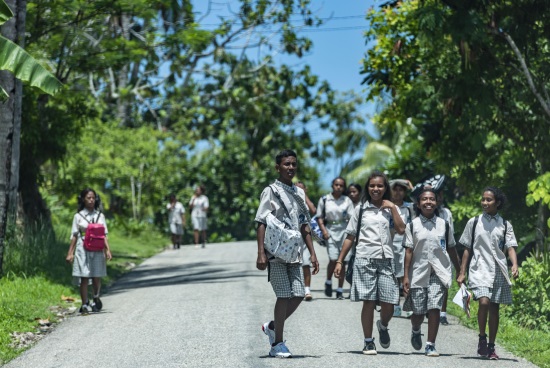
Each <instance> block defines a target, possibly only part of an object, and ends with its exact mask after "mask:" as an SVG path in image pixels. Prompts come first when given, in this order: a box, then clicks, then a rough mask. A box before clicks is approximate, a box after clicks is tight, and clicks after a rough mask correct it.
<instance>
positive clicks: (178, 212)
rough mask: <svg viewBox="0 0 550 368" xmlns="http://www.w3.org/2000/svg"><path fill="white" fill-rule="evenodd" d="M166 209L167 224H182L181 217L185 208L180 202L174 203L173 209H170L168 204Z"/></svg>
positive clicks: (170, 205)
mask: <svg viewBox="0 0 550 368" xmlns="http://www.w3.org/2000/svg"><path fill="white" fill-rule="evenodd" d="M166 209H167V210H168V223H170V224H180V225H181V224H183V220H182V218H181V216H182V215H183V214H184V213H185V208H184V207H183V204H181V202H176V204H175V205H174V208H172V204H170V203H168V204H167V205H166Z"/></svg>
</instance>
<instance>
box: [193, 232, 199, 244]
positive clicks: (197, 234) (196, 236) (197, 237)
mask: <svg viewBox="0 0 550 368" xmlns="http://www.w3.org/2000/svg"><path fill="white" fill-rule="evenodd" d="M193 240H194V241H195V245H199V231H198V230H193Z"/></svg>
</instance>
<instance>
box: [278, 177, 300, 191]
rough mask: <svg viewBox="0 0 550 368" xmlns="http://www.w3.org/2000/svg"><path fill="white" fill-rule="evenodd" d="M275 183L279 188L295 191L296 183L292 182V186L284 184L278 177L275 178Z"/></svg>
mask: <svg viewBox="0 0 550 368" xmlns="http://www.w3.org/2000/svg"><path fill="white" fill-rule="evenodd" d="M275 185H278V186H280V187H281V188H283V189H284V190H288V191H289V192H296V185H294V184H292V186H290V185H286V184H285V183H283V182H282V181H279V180H278V179H276V180H275Z"/></svg>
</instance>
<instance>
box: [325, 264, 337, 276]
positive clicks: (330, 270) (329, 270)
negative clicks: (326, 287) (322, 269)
mask: <svg viewBox="0 0 550 368" xmlns="http://www.w3.org/2000/svg"><path fill="white" fill-rule="evenodd" d="M335 268H336V261H328V266H327V281H332V275H333V274H334V269H335Z"/></svg>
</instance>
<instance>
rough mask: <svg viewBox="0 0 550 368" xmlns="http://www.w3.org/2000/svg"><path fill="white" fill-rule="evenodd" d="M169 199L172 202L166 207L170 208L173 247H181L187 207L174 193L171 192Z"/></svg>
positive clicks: (169, 217)
mask: <svg viewBox="0 0 550 368" xmlns="http://www.w3.org/2000/svg"><path fill="white" fill-rule="evenodd" d="M168 199H169V201H170V202H169V203H168V204H167V205H166V209H167V210H168V224H169V226H170V234H172V247H173V248H174V249H180V246H181V237H182V235H183V226H184V224H185V208H184V207H183V204H181V202H179V201H178V200H177V199H176V195H175V194H174V193H172V194H170V196H169V197H168Z"/></svg>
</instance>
